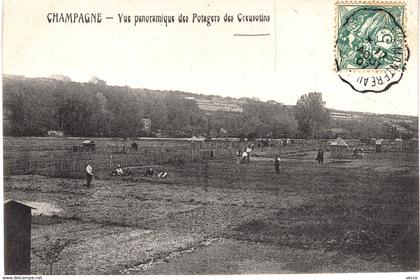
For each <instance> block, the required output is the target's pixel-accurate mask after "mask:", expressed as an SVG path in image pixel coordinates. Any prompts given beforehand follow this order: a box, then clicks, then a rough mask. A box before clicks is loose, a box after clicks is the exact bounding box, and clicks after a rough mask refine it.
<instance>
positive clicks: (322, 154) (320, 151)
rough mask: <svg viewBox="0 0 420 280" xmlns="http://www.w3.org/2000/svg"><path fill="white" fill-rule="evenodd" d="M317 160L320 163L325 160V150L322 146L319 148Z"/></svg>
mask: <svg viewBox="0 0 420 280" xmlns="http://www.w3.org/2000/svg"><path fill="white" fill-rule="evenodd" d="M316 160H317V161H318V163H323V162H324V151H323V150H322V149H321V148H319V150H318V154H317V156H316Z"/></svg>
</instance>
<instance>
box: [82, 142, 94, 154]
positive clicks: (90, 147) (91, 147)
mask: <svg viewBox="0 0 420 280" xmlns="http://www.w3.org/2000/svg"><path fill="white" fill-rule="evenodd" d="M82 146H83V148H84V149H85V150H88V151H90V152H95V146H96V143H95V141H93V140H84V141H83V142H82Z"/></svg>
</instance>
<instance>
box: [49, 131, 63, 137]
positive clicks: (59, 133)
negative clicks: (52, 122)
mask: <svg viewBox="0 0 420 280" xmlns="http://www.w3.org/2000/svg"><path fill="white" fill-rule="evenodd" d="M47 134H48V136H49V137H63V136H64V131H61V130H48V132H47Z"/></svg>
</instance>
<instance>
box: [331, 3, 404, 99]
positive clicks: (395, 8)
mask: <svg viewBox="0 0 420 280" xmlns="http://www.w3.org/2000/svg"><path fill="white" fill-rule="evenodd" d="M336 13H337V14H336V20H337V22H336V27H337V28H336V45H335V46H336V48H335V50H336V57H335V64H336V70H337V72H338V75H339V77H340V79H341V80H342V81H343V82H345V83H347V84H349V85H350V86H351V87H352V88H353V90H355V91H358V92H362V93H365V92H383V91H386V90H388V89H389V88H390V87H391V86H393V85H395V84H397V83H398V82H399V81H400V80H401V79H402V77H403V73H404V70H405V69H406V68H405V65H406V63H407V61H408V58H409V49H408V46H407V41H406V36H405V31H404V28H405V23H406V6H405V4H404V3H402V2H398V3H397V2H395V3H393V2H386V3H383V2H338V3H337V4H336Z"/></svg>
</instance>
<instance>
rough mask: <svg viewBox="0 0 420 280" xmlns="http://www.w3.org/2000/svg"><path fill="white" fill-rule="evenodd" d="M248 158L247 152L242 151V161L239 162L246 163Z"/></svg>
mask: <svg viewBox="0 0 420 280" xmlns="http://www.w3.org/2000/svg"><path fill="white" fill-rule="evenodd" d="M247 158H248V153H247V152H246V151H243V152H242V161H241V163H246V162H247Z"/></svg>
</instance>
